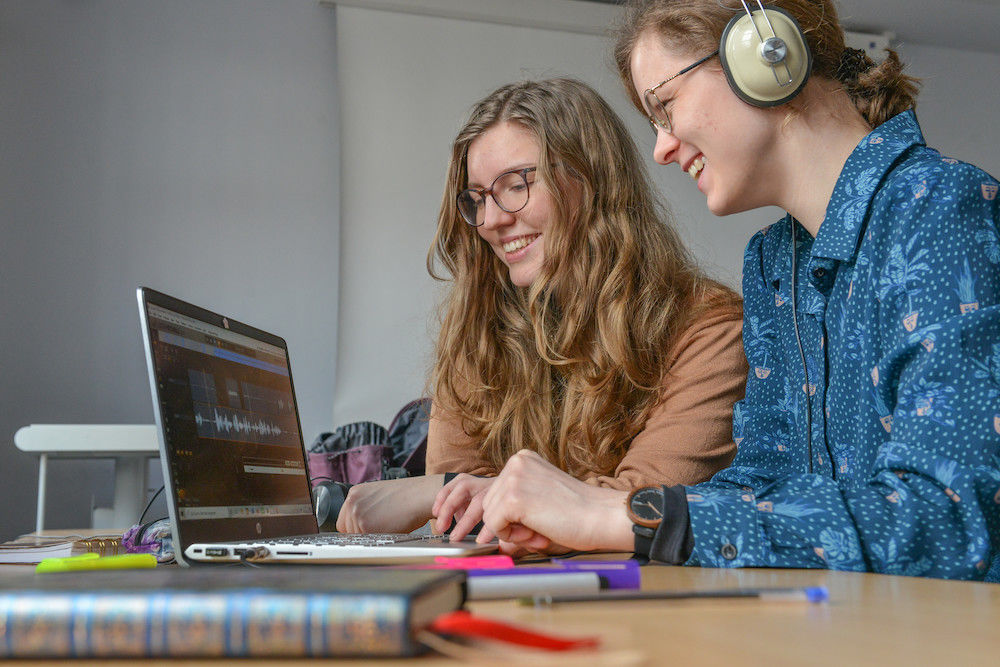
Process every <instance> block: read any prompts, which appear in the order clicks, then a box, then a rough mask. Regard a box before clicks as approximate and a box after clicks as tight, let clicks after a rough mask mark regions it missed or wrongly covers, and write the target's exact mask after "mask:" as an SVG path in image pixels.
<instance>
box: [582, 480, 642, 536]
mask: <svg viewBox="0 0 1000 667" xmlns="http://www.w3.org/2000/svg"><path fill="white" fill-rule="evenodd" d="M627 498H628V493H626V492H624V491H616V490H613V489H607V490H606V495H605V497H604V498H603V499H602V500H603V502H601V504H600V507H601V511H600V512H594V513H593V514H592V515H591V516H593V517H594V518H595V519H596V521H597V524H596V525H595V526H594V529H593V530H592V531H591V534H592V535H594V544H593V545H591V546H590V549H591V550H601V551H632V547H633V545H634V538H635V536H634V534H633V533H632V521H631V519H629V518H628V514H627V513H626V511H625V500H626V499H627Z"/></svg>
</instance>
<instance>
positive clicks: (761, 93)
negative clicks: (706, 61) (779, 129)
mask: <svg viewBox="0 0 1000 667" xmlns="http://www.w3.org/2000/svg"><path fill="white" fill-rule="evenodd" d="M740 1H741V2H742V3H743V9H744V10H746V11H745V12H744V13H742V14H739V15H737V16H734V17H733V19H732V20H731V21H730V22H729V24H728V25H726V29H725V30H723V31H722V40H721V41H720V44H719V60H720V61H721V62H722V69H723V71H724V72H725V73H726V78H727V79H728V80H729V86H730V87H731V88H732V89H733V92H735V93H736V94H737V95H738V96H739V98H740V99H741V100H743V101H744V102H746V103H748V104H752V105H753V106H757V107H773V106H777V105H779V104H784V103H785V102H787V101H788V100H790V99H792V98H793V97H795V96H796V95H798V93H799V91H801V90H802V87H803V86H805V85H806V81H807V80H808V79H809V72H810V71H811V70H812V53H810V51H809V45H808V44H807V43H806V38H805V35H803V34H802V29H801V28H799V24H798V23H796V21H795V19H794V18H792V17H791V16H790V15H789V14H788V13H787V12H785V11H784V10H782V9H778V8H776V7H767V8H765V7H764V5H763V4H761V0H757V6H758V7H759V9H755V10H753V11H751V10H750V7H749V6H748V5H747V3H746V0H740Z"/></svg>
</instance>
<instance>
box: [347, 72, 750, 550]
mask: <svg viewBox="0 0 1000 667" xmlns="http://www.w3.org/2000/svg"><path fill="white" fill-rule="evenodd" d="M439 266H440V267H443V269H444V273H445V274H446V276H447V278H445V279H447V280H448V281H449V282H450V290H449V292H448V295H447V298H446V300H445V303H444V308H443V313H442V323H441V332H440V336H439V338H438V342H437V350H436V363H435V366H434V371H433V378H432V386H433V409H432V414H431V421H430V429H429V433H428V438H427V472H428V475H427V476H426V477H417V478H411V479H402V480H390V481H385V482H370V483H368V484H363V485H359V486H355V487H353V488H352V489H351V491H350V494H349V495H348V498H347V501H346V503H345V505H344V508H343V509H342V510H341V514H340V517H339V519H338V522H337V526H338V529H339V530H342V531H347V532H354V531H365V532H371V531H403V530H409V529H412V528H416V527H418V526H420V525H422V524H423V523H424V522H426V521H427V520H428V519H429V518H431V516H432V515H433V516H436V517H437V518H438V527H439V528H440V529H441V530H444V529H447V527H448V526H449V525H450V524H451V521H452V518H453V517H455V518H456V519H459V521H458V523H457V524H456V526H455V528H454V530H453V531H452V536H453V537H459V536H464V535H465V534H466V533H468V532H469V530H470V529H471V528H472V527H473V526H475V524H476V523H477V522H478V521H479V518H480V516H481V506H480V502H481V498H482V495H483V493H484V492H485V489H486V488H488V487H489V485H490V484H491V483H492V481H493V479H494V478H495V477H494V476H495V475H496V474H497V473H498V472H499V471H500V469H501V468H502V467H503V465H504V463H505V462H506V461H507V459H508V458H509V457H510V456H511V455H513V454H514V453H515V452H517V451H518V450H522V449H525V450H531V451H534V452H536V453H538V454H539V455H540V456H541V457H543V458H544V459H545V460H547V461H551V462H552V463H553V465H555V466H557V467H558V468H557V469H560V470H564V471H566V472H568V473H570V474H571V475H572V476H573V477H574V478H576V479H581V480H585V481H586V482H587V483H588V484H590V485H593V487H594V488H597V489H604V488H607V489H619V490H630V489H632V488H635V487H639V486H644V485H648V484H664V483H669V484H680V483H694V482H696V481H702V480H705V479H708V478H709V477H710V476H711V475H712V474H713V473H714V472H716V471H717V470H719V469H721V468H722V467H724V466H726V465H728V464H729V462H730V461H731V460H732V457H733V454H734V452H735V445H734V444H733V441H732V405H733V403H734V402H735V401H738V400H739V399H741V398H742V397H743V388H744V382H745V374H746V360H745V357H744V355H743V351H742V346H741V345H740V324H741V316H742V310H741V308H740V303H739V298H738V297H737V296H736V295H735V294H734V293H733V292H732V291H731V290H729V289H728V288H725V287H723V286H722V285H720V284H718V283H716V282H714V281H712V280H710V279H708V278H706V277H705V276H704V275H703V274H702V273H701V272H700V271H699V270H698V269H697V268H696V267H695V265H694V263H693V261H692V259H691V257H690V255H689V254H688V253H687V251H686V250H685V249H684V247H683V246H682V244H681V241H680V239H679V237H678V236H677V234H676V232H675V231H674V229H673V228H672V227H671V225H670V224H669V218H668V217H667V214H666V212H665V211H663V210H662V209H661V208H660V207H659V205H658V204H657V202H656V200H655V197H654V195H653V190H652V188H651V185H650V184H649V182H648V179H647V176H646V173H645V170H644V168H643V166H642V163H641V160H640V157H639V155H638V151H637V150H636V147H635V144H634V143H633V141H632V139H631V137H630V136H629V134H628V131H627V130H626V128H625V126H624V124H623V123H622V122H621V120H620V119H619V118H618V116H617V115H616V114H615V113H614V111H612V110H611V108H610V107H609V106H608V105H607V103H606V102H605V101H604V100H603V99H602V98H601V97H600V96H599V95H598V94H597V93H596V92H595V91H594V90H592V89H591V88H589V87H588V86H586V85H584V84H582V83H580V82H578V81H573V80H568V79H551V80H546V81H536V82H530V81H529V82H525V83H517V84H510V85H507V86H504V87H502V88H500V89H498V90H496V91H495V92H493V93H492V94H490V95H489V96H487V97H486V98H485V99H483V100H482V101H481V102H479V103H478V104H477V105H476V106H475V107H474V109H473V111H472V114H471V117H470V118H469V120H468V122H467V123H466V124H465V126H464V127H463V128H462V130H461V131H460V132H459V134H458V137H457V138H456V139H455V142H454V145H453V147H452V156H451V165H450V167H449V169H448V176H447V182H446V186H445V194H444V200H443V202H442V206H441V213H440V216H439V218H438V228H437V234H436V237H435V240H434V244H433V246H432V249H431V253H430V255H429V256H428V269H429V270H430V272H431V274H432V275H434V276H435V277H439V276H440V275H441V271H440V270H436V268H437V267H439ZM445 473H471V474H464V475H460V476H458V477H457V478H455V479H452V480H450V481H449V482H448V484H447V485H445V486H444V487H443V488H442V484H443V483H444V481H445Z"/></svg>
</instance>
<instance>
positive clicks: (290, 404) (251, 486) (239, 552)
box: [138, 287, 496, 565]
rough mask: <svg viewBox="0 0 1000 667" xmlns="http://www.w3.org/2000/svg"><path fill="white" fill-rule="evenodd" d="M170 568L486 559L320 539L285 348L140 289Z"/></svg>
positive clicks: (422, 545) (430, 540)
mask: <svg viewBox="0 0 1000 667" xmlns="http://www.w3.org/2000/svg"><path fill="white" fill-rule="evenodd" d="M138 299H139V311H140V313H141V319H142V334H143V341H144V343H145V348H146V362H147V365H148V368H149V382H150V388H151V390H152V395H153V410H154V412H155V415H156V426H157V431H158V433H159V441H160V462H161V464H162V467H163V480H164V485H165V486H166V498H167V507H168V510H169V512H170V522H171V526H172V528H173V541H174V549H175V553H176V556H177V560H178V562H180V563H181V564H182V565H186V564H188V563H189V562H238V561H241V560H246V561H250V562H286V563H292V562H294V563H304V562H315V563H345V564H346V563H368V564H374V563H400V562H418V561H427V560H431V559H433V557H434V556H468V555H476V554H482V553H489V552H491V551H494V550H496V546H495V545H479V544H476V543H475V542H473V541H471V540H470V541H465V542H456V543H451V542H449V541H448V540H447V539H446V538H441V537H436V536H433V535H416V534H380V535H347V534H339V533H321V532H320V531H319V526H318V524H317V521H316V515H315V514H314V508H313V501H312V493H311V485H310V480H309V474H308V470H307V468H306V452H305V446H304V444H303V440H302V433H301V428H300V425H299V413H298V408H297V406H296V402H295V391H294V389H293V386H292V372H291V366H290V365H289V361H288V347H287V345H286V343H285V341H284V340H283V339H282V338H280V337H278V336H275V335H273V334H270V333H267V332H265V331H261V330H260V329H255V328H254V327H251V326H248V325H246V324H243V323H241V322H237V321H236V320H233V319H230V318H227V317H224V316H222V315H219V314H217V313H213V312H211V311H208V310H205V309H204V308H199V307H198V306H194V305H192V304H190V303H185V302H184V301H181V300H179V299H175V298H173V297H170V296H167V295H166V294H161V293H160V292H156V291H154V290H151V289H148V288H145V287H140V288H139V290H138Z"/></svg>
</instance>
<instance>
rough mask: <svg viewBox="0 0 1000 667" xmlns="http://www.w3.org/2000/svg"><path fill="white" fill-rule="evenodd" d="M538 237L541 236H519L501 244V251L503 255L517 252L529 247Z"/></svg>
mask: <svg viewBox="0 0 1000 667" xmlns="http://www.w3.org/2000/svg"><path fill="white" fill-rule="evenodd" d="M539 236H541V234H529V235H527V236H519V237H517V238H516V239H514V240H513V241H507V242H506V243H504V244H503V251H504V252H505V253H512V252H517V251H518V250H520V249H521V248H525V247H527V246H528V245H530V244H531V242H532V241H534V240H535V239H537V238H538V237H539Z"/></svg>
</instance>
